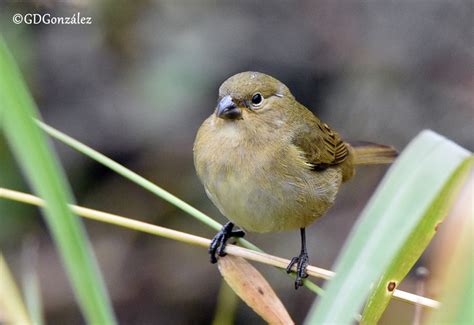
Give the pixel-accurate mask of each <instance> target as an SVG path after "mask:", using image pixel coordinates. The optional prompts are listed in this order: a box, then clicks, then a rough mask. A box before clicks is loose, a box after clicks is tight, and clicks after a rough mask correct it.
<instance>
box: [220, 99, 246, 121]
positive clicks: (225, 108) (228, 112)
mask: <svg viewBox="0 0 474 325" xmlns="http://www.w3.org/2000/svg"><path fill="white" fill-rule="evenodd" d="M216 116H217V117H220V118H222V119H224V120H238V119H241V118H242V110H241V109H240V108H239V107H237V105H236V104H235V103H234V101H233V100H232V97H231V96H229V95H227V96H225V97H224V98H222V99H221V101H220V102H219V104H218V105H217V110H216Z"/></svg>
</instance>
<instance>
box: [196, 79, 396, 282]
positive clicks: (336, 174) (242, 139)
mask: <svg viewBox="0 0 474 325" xmlns="http://www.w3.org/2000/svg"><path fill="white" fill-rule="evenodd" d="M396 155H397V152H396V151H395V150H394V149H393V148H392V147H389V146H383V145H377V144H372V143H362V144H359V145H350V144H349V143H347V142H344V141H343V140H342V139H341V137H340V136H339V134H338V133H337V132H335V131H334V130H332V129H331V128H330V127H329V126H328V125H327V124H326V123H323V122H321V121H320V120H319V119H318V118H317V117H316V116H315V115H314V114H313V113H311V112H310V111H309V110H308V109H307V108H306V107H304V106H303V105H302V104H300V103H299V102H298V101H296V99H295V98H294V97H293V95H292V94H291V92H290V90H289V89H288V87H286V86H285V85H284V84H283V83H281V82H280V81H278V80H277V79H275V78H273V77H271V76H268V75H266V74H263V73H259V72H242V73H239V74H236V75H234V76H232V77H230V78H229V79H227V80H226V81H225V82H224V83H223V84H222V85H221V87H220V88H219V98H218V104H217V107H216V109H215V111H214V113H213V114H212V115H211V116H210V117H209V118H208V119H206V120H205V121H204V123H203V124H202V126H201V127H200V129H199V131H198V133H197V136H196V141H195V143H194V164H195V167H196V171H197V174H198V176H199V178H200V179H201V181H202V183H203V184H204V188H205V189H206V193H207V195H208V196H209V198H210V199H211V201H212V202H213V203H214V204H215V205H216V206H217V208H218V209H219V210H220V212H221V213H222V214H223V215H224V216H226V217H227V218H228V219H229V220H231V221H230V222H228V223H227V224H226V225H225V226H224V227H223V228H222V230H221V231H219V232H218V233H217V235H216V236H215V237H214V239H213V240H212V243H211V245H210V247H209V253H210V255H211V262H212V263H215V262H216V261H217V258H216V254H217V255H219V256H223V255H225V253H224V248H225V244H226V241H227V240H228V239H229V238H230V237H243V235H244V231H242V230H233V227H234V223H235V224H237V225H239V226H240V227H242V228H243V229H245V230H248V231H254V232H260V233H264V232H276V231H283V230H292V229H300V231H301V252H300V254H299V256H297V257H294V258H293V259H292V260H291V263H290V264H289V265H288V268H287V271H288V272H291V269H292V267H293V266H294V265H295V264H296V276H297V277H296V282H295V288H296V289H297V288H298V287H299V286H301V285H302V284H303V279H304V278H305V277H307V274H306V271H305V269H306V266H307V265H308V254H307V250H306V243H305V228H306V227H307V226H308V225H310V224H311V223H312V222H314V221H315V220H316V219H318V218H319V217H321V216H322V215H323V214H324V213H325V212H326V211H327V210H328V209H329V208H330V207H331V205H332V204H333V203H334V200H335V198H336V194H337V192H338V191H339V188H340V186H341V184H342V183H344V182H346V181H348V180H349V179H350V178H351V177H352V176H353V175H354V167H355V166H356V165H365V164H386V163H390V162H392V161H393V160H394V158H395V157H396Z"/></svg>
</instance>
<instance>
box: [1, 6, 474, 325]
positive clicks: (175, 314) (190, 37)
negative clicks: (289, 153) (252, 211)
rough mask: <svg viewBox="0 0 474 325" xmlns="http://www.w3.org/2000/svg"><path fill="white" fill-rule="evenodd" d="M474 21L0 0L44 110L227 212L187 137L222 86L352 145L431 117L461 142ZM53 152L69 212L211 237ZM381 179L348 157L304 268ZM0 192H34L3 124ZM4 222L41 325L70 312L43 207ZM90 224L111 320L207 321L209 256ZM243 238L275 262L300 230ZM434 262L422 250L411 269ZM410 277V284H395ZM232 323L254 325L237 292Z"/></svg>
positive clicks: (402, 311)
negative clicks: (85, 20) (244, 82)
mask: <svg viewBox="0 0 474 325" xmlns="http://www.w3.org/2000/svg"><path fill="white" fill-rule="evenodd" d="M77 12H80V13H81V16H89V17H91V20H92V24H90V25H46V24H40V25H27V24H19V25H16V24H14V23H13V21H12V17H13V15H14V14H16V13H22V14H26V13H40V14H43V13H49V14H51V16H71V15H73V14H75V13H77ZM473 18H474V6H473V3H472V1H470V0H465V1H463V0H455V1H448V0H444V1H443V0H441V1H430V0H417V1H375V0H374V1H351V0H345V1H344V0H343V1H330V0H326V1H299V2H298V3H296V2H291V1H271V2H270V1H239V2H232V1H220V2H218V1H184V0H180V1H171V0H169V1H160V0H156V1H152V0H139V1H124V0H120V1H97V2H95V1H90V0H68V1H54V0H38V1H8V0H0V31H1V32H2V34H3V35H4V37H5V38H6V41H7V42H8V44H9V46H10V48H11V50H12V52H13V54H14V56H15V59H16V60H17V62H18V63H19V64H20V67H21V69H22V72H23V74H24V77H25V78H26V80H27V82H28V84H29V87H30V90H31V92H32V93H33V95H34V97H35V99H36V102H37V104H38V106H39V108H40V111H41V113H42V116H43V118H44V120H45V121H46V122H47V123H49V124H50V125H52V126H54V127H56V128H58V129H60V130H62V131H64V132H66V133H67V134H69V135H71V136H73V137H75V138H77V139H79V140H80V141H83V142H84V143H86V144H88V145H90V146H92V147H94V148H95V149H97V150H99V151H101V152H102V153H104V154H106V155H108V156H109V157H111V158H112V159H115V160H117V161H118V162H120V163H122V164H124V165H126V166H127V167H129V168H131V169H132V170H134V171H136V172H138V173H139V174H141V175H143V176H145V177H147V178H149V179H150V180H152V181H153V182H155V183H157V184H158V185H160V186H162V187H164V188H165V189H167V190H169V191H170V192H172V193H173V194H175V195H177V196H179V197H180V198H182V199H184V200H185V201H187V202H189V203H191V204H192V205H194V206H196V207H197V208H199V209H201V210H203V211H204V212H206V213H208V214H209V215H210V216H212V217H214V218H216V219H217V220H219V221H221V222H225V218H224V217H223V216H221V215H220V214H219V212H218V211H217V209H216V208H215V207H213V206H212V204H211V203H210V201H209V200H208V199H207V197H206V195H205V193H204V189H203V187H202V186H201V184H200V183H199V180H198V179H197V177H196V175H195V172H194V167H193V162H192V144H193V141H194V136H195V133H196V131H197V129H198V127H199V126H200V124H201V123H202V121H203V120H204V119H205V118H206V117H207V116H208V115H209V114H211V113H212V111H213V109H214V107H215V104H216V99H217V89H218V87H219V85H220V83H221V82H222V81H224V80H225V79H226V78H227V77H229V76H231V75H232V74H234V73H237V72H240V71H245V70H255V71H261V72H265V73H268V74H270V75H273V76H275V77H276V78H278V79H280V80H281V81H283V82H284V83H285V84H287V85H288V87H289V88H290V89H291V90H292V92H293V94H294V95H295V96H296V98H297V99H298V100H299V101H300V102H302V103H303V104H304V105H306V106H307V107H308V108H310V109H312V110H313V112H314V113H316V114H317V115H318V116H320V117H321V119H323V120H324V121H325V122H327V123H328V124H329V125H331V126H332V127H334V128H335V129H336V130H338V131H339V132H340V133H341V135H342V136H343V137H344V138H345V139H346V140H349V141H350V140H367V141H376V142H380V143H385V144H391V145H394V146H396V147H397V148H399V149H402V148H403V147H404V146H405V145H406V144H407V143H408V142H409V140H410V139H411V138H412V137H413V136H415V135H416V134H418V133H419V132H420V131H421V130H422V129H425V128H431V129H433V130H435V131H437V132H439V133H441V134H443V135H445V136H447V137H448V138H450V139H452V140H454V141H456V142H457V143H459V144H460V145H461V146H463V147H465V148H467V149H469V150H471V151H472V149H473V147H474V136H473V131H472V128H473V121H474V109H473V107H474V77H473V75H474V74H473V68H472V67H473V66H474V51H473V45H474V44H473V34H472V21H473V20H474V19H473ZM0 73H1V72H0ZM55 148H56V150H57V151H58V153H59V156H60V158H61V161H62V162H63V164H64V166H65V168H66V171H67V174H68V176H69V180H70V183H71V186H72V188H73V190H74V193H75V195H76V198H77V201H78V203H79V204H80V205H83V206H87V207H91V208H95V209H99V210H104V211H108V212H113V213H117V214H121V215H124V216H128V217H132V218H135V219H139V220H143V221H147V222H151V223H154V224H158V225H163V226H165V227H170V228H174V229H178V230H183V231H186V232H190V233H193V234H197V235H201V236H205V237H212V236H213V235H214V233H213V231H212V230H210V229H208V228H207V227H205V226H203V225H201V224H199V223H198V222H197V221H195V220H194V219H193V218H191V217H189V216H187V215H185V214H184V213H183V212H181V211H179V210H177V209H176V208H175V207H173V206H171V205H169V204H167V203H165V202H162V201H161V200H159V199H158V198H156V197H154V196H153V195H151V194H150V193H148V192H146V191H145V190H143V189H141V188H139V187H137V186H136V185H133V184H131V183H130V182H128V181H126V180H124V179H123V178H121V177H119V176H117V175H115V174H114V173H112V172H110V171H109V170H107V169H105V168H104V167H102V166H100V165H98V164H97V163H95V162H93V161H91V160H89V159H88V158H86V157H84V156H82V155H80V154H78V153H77V152H74V151H73V150H71V149H69V148H66V147H65V146H63V145H62V144H58V143H55ZM384 172H385V168H384V167H370V168H369V167H364V168H360V169H359V170H358V175H357V177H355V178H354V179H353V180H352V181H351V182H350V183H348V184H347V185H346V186H345V187H344V188H343V189H342V191H341V192H340V194H339V197H338V199H337V201H336V204H335V206H334V207H333V208H332V209H331V210H330V211H329V213H328V215H327V216H326V217H324V218H322V219H321V220H320V221H318V222H317V223H316V224H314V225H313V226H311V227H310V228H309V230H308V237H309V240H308V246H309V253H310V255H311V257H310V258H311V263H312V264H313V265H317V266H320V267H325V268H330V267H331V265H332V263H333V262H334V259H335V258H336V256H337V254H338V251H339V250H340V248H341V246H342V245H343V243H344V240H345V238H346V236H347V234H348V233H349V231H350V229H351V227H352V225H353V224H354V222H355V220H356V218H357V216H358V214H359V213H360V211H361V209H362V208H363V206H364V205H365V203H366V202H367V199H368V198H369V197H370V195H371V193H372V192H373V190H374V189H375V187H376V186H377V184H378V182H379V181H380V179H381V177H382V176H383V174H384ZM0 186H2V187H8V188H12V189H16V190H22V191H27V192H29V189H28V186H27V185H26V184H25V182H24V180H23V178H22V175H21V172H20V171H19V170H18V167H17V165H16V163H15V161H14V160H13V157H12V155H11V153H10V150H9V148H8V146H7V144H6V142H5V139H4V138H3V136H2V135H1V134H0ZM0 218H1V220H0V247H1V250H2V251H3V253H4V254H5V257H6V259H7V262H8V263H9V264H10V266H11V267H12V269H13V271H14V273H15V275H16V277H17V280H18V281H19V282H20V281H21V272H22V269H23V268H24V264H25V263H24V260H25V258H24V256H25V255H28V256H31V247H32V246H33V248H34V249H35V250H36V251H37V261H36V265H34V267H35V268H36V269H37V271H38V274H39V277H40V281H41V290H42V291H41V292H42V295H43V299H44V308H45V313H46V319H47V321H48V323H69V324H77V323H81V322H82V318H81V315H80V313H79V309H78V307H77V304H76V303H75V301H74V297H73V294H72V291H71V288H70V285H69V283H68V281H67V279H66V276H65V273H64V271H63V269H62V266H61V264H60V261H59V258H58V255H57V252H56V249H55V247H54V245H53V244H52V242H51V239H50V237H49V235H48V232H47V229H46V227H45V225H44V223H43V221H42V219H41V218H40V215H39V212H38V210H37V209H35V208H31V207H27V206H23V205H20V204H17V203H11V202H6V201H3V200H2V201H0ZM85 223H86V227H87V230H88V232H89V234H90V237H91V238H92V241H93V243H92V244H93V247H94V249H95V251H96V254H97V256H98V260H99V263H100V266H101V269H102V271H103V273H104V277H105V279H106V282H107V286H108V289H109V291H110V294H111V296H112V299H113V303H114V307H115V311H116V313H117V315H118V318H119V321H120V322H121V323H127V324H130V323H133V324H142V323H152V322H153V323H176V324H187V323H193V324H194V323H196V324H199V323H209V322H210V321H212V319H213V315H214V312H215V308H216V301H217V293H218V289H219V285H220V275H219V273H218V271H217V268H216V267H215V265H211V264H209V263H208V256H207V254H206V251H205V250H203V249H201V248H196V247H191V246H187V245H184V244H181V243H177V242H173V241H170V240H167V239H163V238H159V237H152V236H149V235H144V234H141V233H136V232H132V231H129V230H123V229H120V228H117V227H113V226H110V225H105V224H100V223H97V222H93V221H85ZM247 236H248V238H249V239H250V240H251V241H253V242H254V243H256V244H257V245H259V246H260V247H261V248H263V249H264V250H266V251H267V252H269V253H272V254H275V255H279V256H282V257H286V258H289V257H291V256H293V255H295V254H296V253H297V252H298V250H299V234H298V233H297V232H294V233H291V232H290V233H279V234H264V235H260V234H252V233H249V234H248V235H247ZM25 243H27V244H25ZM25 247H26V248H25ZM25 251H27V254H26V253H25ZM428 263H429V261H427V257H423V258H422V260H421V262H420V265H427V264H428ZM258 268H259V269H260V270H261V271H262V272H263V274H264V275H265V276H266V277H267V278H268V279H269V281H270V283H271V284H272V286H273V287H274V288H275V289H276V291H277V293H278V294H279V296H280V298H281V299H282V300H283V302H284V304H285V306H286V307H287V308H288V310H289V312H290V314H291V315H292V317H293V318H294V320H295V321H296V322H297V323H298V322H301V321H302V320H303V319H304V317H305V315H306V313H307V311H308V309H309V307H310V306H311V304H312V302H313V299H314V295H313V294H312V293H311V292H309V291H308V290H306V289H301V290H298V291H294V289H293V282H292V281H291V280H290V279H289V278H287V277H286V276H285V275H283V274H282V273H280V272H278V271H276V270H274V269H271V268H268V267H261V266H258ZM415 287H416V285H415V280H414V278H413V277H408V278H407V279H406V280H405V282H404V283H403V284H402V286H401V288H402V289H407V290H410V291H415ZM427 294H428V295H429V292H427ZM413 311H414V308H413V307H412V306H408V305H406V304H403V303H399V302H393V303H392V305H391V307H390V308H389V310H388V311H387V313H386V315H385V316H384V318H383V323H385V324H395V323H400V322H402V323H405V322H410V321H411V320H412V319H413ZM236 322H237V323H239V324H243V323H245V324H259V323H261V322H262V321H261V320H260V319H259V318H258V316H256V315H255V314H254V313H253V312H252V311H251V310H250V309H249V308H248V307H246V306H245V305H244V304H243V303H242V304H240V305H239V309H238V313H237V318H236Z"/></svg>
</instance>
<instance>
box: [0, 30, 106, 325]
mask: <svg viewBox="0 0 474 325" xmlns="http://www.w3.org/2000/svg"><path fill="white" fill-rule="evenodd" d="M0 71H1V74H0V123H1V128H2V130H3V132H4V133H5V136H6V138H7V140H8V142H9V144H10V146H11V149H12V151H13V153H14V154H15V156H16V158H17V160H18V162H19V163H20V165H21V167H22V169H23V171H24V173H25V175H26V177H27V179H28V181H29V183H30V184H31V187H32V189H33V191H34V192H35V193H37V195H38V196H40V197H42V198H44V199H45V200H46V206H45V208H44V210H43V212H44V216H45V219H46V222H47V224H48V227H49V229H50V231H51V234H52V236H53V238H54V241H55V243H56V246H57V248H58V250H59V253H60V255H61V258H62V261H63V263H64V265H65V267H66V270H67V273H68V276H69V279H70V280H71V282H72V286H73V288H74V292H75V294H76V298H77V299H78V301H79V304H80V307H81V309H82V312H83V313H84V316H85V318H86V321H87V323H90V324H114V323H115V318H114V315H113V312H112V308H111V304H110V301H109V297H108V295H107V293H106V290H105V286H104V284H103V280H102V277H101V274H100V271H99V268H98V266H97V262H96V260H95V258H94V256H93V254H92V250H91V248H90V244H89V241H88V239H87V236H86V234H85V231H84V228H83V225H82V223H81V221H80V220H79V218H78V217H76V216H74V215H73V214H72V213H71V211H70V209H69V208H68V206H67V205H66V202H73V200H72V194H71V191H70V189H69V187H68V185H67V181H66V177H65V176H64V173H63V171H62V169H61V167H60V164H59V162H58V160H57V159H56V156H55V154H54V152H53V150H52V149H51V148H50V147H49V146H48V143H47V142H46V139H45V137H44V135H43V133H42V132H41V131H40V130H39V128H38V127H37V125H36V124H35V122H34V118H38V110H37V108H36V106H35V104H34V102H33V100H32V98H31V96H30V94H29V93H28V90H27V88H26V86H25V84H24V82H23V80H22V78H21V75H20V72H19V71H18V68H17V66H16V64H15V61H14V59H13V57H12V55H11V54H10V52H9V50H8V48H7V46H6V44H5V42H4V40H3V38H2V37H1V36H0Z"/></svg>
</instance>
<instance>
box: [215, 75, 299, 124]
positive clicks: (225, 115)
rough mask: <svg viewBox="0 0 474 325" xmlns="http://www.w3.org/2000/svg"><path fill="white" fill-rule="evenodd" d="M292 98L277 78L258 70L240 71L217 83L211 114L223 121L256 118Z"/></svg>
mask: <svg viewBox="0 0 474 325" xmlns="http://www.w3.org/2000/svg"><path fill="white" fill-rule="evenodd" d="M293 99H294V98H293V96H292V95H291V93H290V91H289V89H288V87H286V86H285V85H284V84H283V83H281V82H280V81H278V80H277V79H275V78H273V77H270V76H269V75H266V74H264V73H260V72H251V71H247V72H241V73H238V74H236V75H233V76H232V77H230V78H229V79H227V80H226V81H224V83H223V84H222V85H221V86H220V88H219V99H218V102H217V107H216V110H215V115H216V117H218V118H221V119H223V120H226V121H239V120H243V121H245V120H247V119H248V120H252V119H254V118H255V119H257V120H260V119H261V118H262V117H263V116H266V117H270V116H271V115H273V114H272V112H273V113H275V111H277V110H279V109H280V107H283V106H284V105H283V103H284V101H285V100H293ZM257 117H259V118H257Z"/></svg>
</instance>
